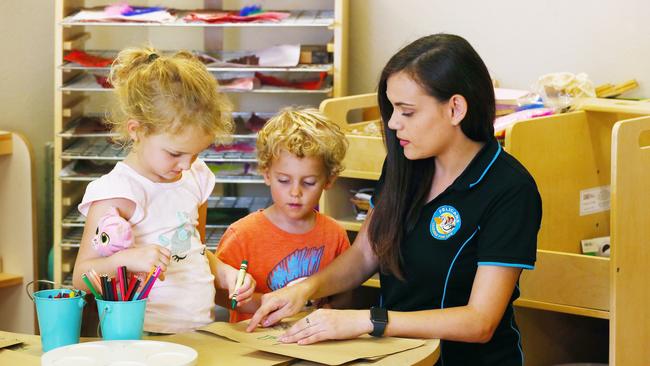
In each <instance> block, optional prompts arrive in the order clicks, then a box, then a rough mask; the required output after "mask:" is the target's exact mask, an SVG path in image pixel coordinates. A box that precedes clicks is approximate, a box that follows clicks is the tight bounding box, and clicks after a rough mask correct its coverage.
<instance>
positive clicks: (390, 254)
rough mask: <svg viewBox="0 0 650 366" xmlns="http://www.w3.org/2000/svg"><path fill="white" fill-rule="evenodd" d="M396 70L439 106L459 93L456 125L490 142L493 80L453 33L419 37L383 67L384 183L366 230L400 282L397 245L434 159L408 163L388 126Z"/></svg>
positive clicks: (423, 194)
mask: <svg viewBox="0 0 650 366" xmlns="http://www.w3.org/2000/svg"><path fill="white" fill-rule="evenodd" d="M397 72H405V73H407V74H408V75H409V76H410V77H411V78H412V79H413V80H414V81H415V82H417V83H418V84H419V85H420V86H421V87H422V89H423V90H424V91H425V92H426V93H427V94H428V95H430V96H432V97H434V98H435V99H436V100H438V101H439V102H446V101H448V100H449V99H450V98H451V97H452V96H453V95H456V94H459V95H462V96H463V97H464V98H465V100H466V101H467V113H466V115H465V118H464V119H463V120H462V121H461V122H460V127H461V130H462V131H463V133H464V134H465V135H466V136H467V137H468V138H470V139H472V140H474V141H481V142H485V141H489V140H490V139H493V138H494V126H493V123H494V113H495V105H494V104H495V102H494V89H493V87H492V80H491V79H490V74H489V72H488V70H487V67H486V66H485V64H484V63H483V60H481V57H480V56H479V55H478V54H477V53H476V51H475V50H474V48H472V46H471V45H470V44H469V43H468V42H467V41H466V40H465V39H464V38H462V37H459V36H456V35H451V34H434V35H430V36H426V37H422V38H420V39H418V40H416V41H415V42H413V43H411V44H409V45H408V46H406V47H404V48H402V49H401V50H400V51H399V52H397V54H395V55H394V56H393V57H392V58H391V59H390V60H389V61H388V63H387V64H386V66H385V67H384V70H383V71H382V73H381V79H380V80H379V86H378V91H377V98H378V103H379V110H380V112H381V118H382V120H383V124H384V143H385V144H386V151H387V156H386V162H385V170H384V183H383V186H382V187H381V191H380V192H378V195H377V196H376V198H375V199H374V200H373V203H374V205H375V207H374V209H373V213H372V218H371V220H370V225H369V228H368V232H369V238H370V242H371V244H372V248H373V250H374V251H375V254H377V257H378V258H379V266H380V269H381V271H382V272H383V273H391V274H392V275H394V276H396V277H397V278H399V279H402V280H403V279H404V275H403V271H402V268H401V267H402V266H401V262H402V261H401V252H400V246H401V243H402V241H403V239H404V237H405V235H406V234H407V233H408V232H410V231H411V230H412V229H413V227H414V226H415V224H416V222H417V220H418V217H419V215H420V210H421V209H422V206H423V205H424V204H425V203H426V202H425V200H426V198H427V196H428V193H429V191H430V189H431V183H432V180H433V176H434V172H435V165H434V159H435V157H430V158H426V159H420V160H408V159H407V158H406V157H405V156H404V149H403V147H401V146H400V144H399V141H398V139H397V136H396V133H395V131H394V130H391V129H389V128H388V121H389V120H390V118H391V116H392V114H393V106H392V104H391V103H390V101H389V100H388V97H387V95H386V88H387V80H388V78H389V77H390V76H391V75H393V74H395V73H397Z"/></svg>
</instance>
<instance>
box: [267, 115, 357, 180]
mask: <svg viewBox="0 0 650 366" xmlns="http://www.w3.org/2000/svg"><path fill="white" fill-rule="evenodd" d="M347 149H348V141H347V139H346V138H345V135H344V134H343V132H342V131H341V129H340V128H339V126H338V125H337V124H335V123H333V122H332V121H330V120H329V119H328V118H327V117H325V116H324V115H323V114H322V113H320V112H319V111H318V110H317V109H313V108H285V109H282V110H281V111H280V112H278V114H277V115H275V116H274V117H273V118H271V119H270V120H269V121H268V122H267V123H266V124H265V125H264V127H263V128H262V130H261V131H260V132H259V135H258V138H257V160H258V165H259V168H260V169H261V170H262V171H268V169H269V168H270V167H271V163H272V162H273V159H277V158H278V157H279V156H280V152H281V151H282V150H286V151H287V152H289V153H291V154H293V155H295V156H297V157H299V158H303V157H305V156H307V157H318V158H321V159H322V161H323V165H324V166H325V170H326V172H327V176H328V177H333V176H338V175H339V174H340V173H341V171H343V165H342V161H343V158H344V157H345V152H346V151H347Z"/></svg>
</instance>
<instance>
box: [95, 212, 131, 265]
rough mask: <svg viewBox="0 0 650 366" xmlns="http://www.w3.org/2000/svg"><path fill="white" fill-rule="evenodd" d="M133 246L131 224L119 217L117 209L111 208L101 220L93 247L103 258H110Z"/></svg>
mask: <svg viewBox="0 0 650 366" xmlns="http://www.w3.org/2000/svg"><path fill="white" fill-rule="evenodd" d="M131 245H133V232H132V231H131V224H129V222H128V221H126V219H124V218H123V217H122V216H120V215H119V213H118V211H117V208H115V207H109V209H108V211H106V213H105V214H104V216H102V217H101V218H100V219H99V222H98V224H97V230H96V235H95V238H94V239H93V247H94V248H95V250H97V251H98V252H99V254H100V255H102V256H109V255H111V254H113V253H115V252H118V251H120V250H122V249H126V248H128V247H130V246H131Z"/></svg>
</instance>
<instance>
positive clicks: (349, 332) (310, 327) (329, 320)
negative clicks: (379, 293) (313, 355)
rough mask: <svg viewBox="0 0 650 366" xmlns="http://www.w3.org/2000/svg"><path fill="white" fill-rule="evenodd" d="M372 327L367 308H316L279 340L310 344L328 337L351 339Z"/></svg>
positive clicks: (370, 329) (368, 331) (367, 331)
mask: <svg viewBox="0 0 650 366" xmlns="http://www.w3.org/2000/svg"><path fill="white" fill-rule="evenodd" d="M372 329H373V328H372V322H371V321H370V312H369V311H368V310H332V309H318V310H316V311H314V312H313V313H311V314H309V315H308V316H306V317H304V318H302V319H300V320H299V321H297V322H296V323H295V324H294V325H293V326H292V327H291V328H289V330H288V331H287V332H286V333H284V334H283V335H282V336H280V338H279V341H280V342H282V343H298V344H312V343H316V342H320V341H325V340H328V339H351V338H356V337H358V336H360V335H362V334H367V333H370V332H371V331H372Z"/></svg>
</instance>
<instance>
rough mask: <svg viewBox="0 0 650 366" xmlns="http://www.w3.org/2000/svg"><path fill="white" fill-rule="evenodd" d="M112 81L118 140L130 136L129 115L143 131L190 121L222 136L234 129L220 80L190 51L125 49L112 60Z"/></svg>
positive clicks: (179, 126) (169, 130)
mask: <svg viewBox="0 0 650 366" xmlns="http://www.w3.org/2000/svg"><path fill="white" fill-rule="evenodd" d="M109 80H110V82H111V84H112V85H113V87H114V88H115V93H116V94H117V97H118V101H117V102H118V103H117V106H116V107H115V108H114V111H113V113H112V114H111V116H110V117H109V118H108V123H109V124H110V125H111V127H112V130H113V132H116V133H117V134H118V137H117V138H116V140H118V141H121V142H123V143H126V142H128V141H129V140H130V137H129V135H128V132H127V128H126V125H127V121H128V120H130V119H133V120H136V121H138V122H139V123H140V127H141V128H142V132H143V133H144V135H145V136H146V135H150V134H152V133H162V132H166V133H177V132H179V131H180V130H182V129H183V128H185V127H188V126H192V127H199V128H201V129H202V130H203V131H204V132H205V133H206V134H210V135H212V137H213V138H214V139H215V140H221V139H224V138H226V136H227V135H228V134H230V133H231V131H232V130H233V122H232V118H231V113H232V108H231V104H230V102H229V101H228V99H227V98H226V96H225V95H223V94H222V93H220V92H218V91H217V88H218V84H217V80H216V79H215V78H214V77H213V76H212V75H211V74H210V73H209V72H208V70H207V69H206V67H205V66H204V65H203V64H202V63H201V62H200V61H199V60H198V59H197V58H196V57H195V56H194V55H192V54H191V53H189V52H187V51H180V52H177V53H176V54H174V55H172V56H165V55H162V54H160V53H159V52H158V51H157V50H155V49H153V48H150V47H144V48H127V49H125V50H123V51H121V52H120V53H119V54H118V55H117V58H116V59H115V61H114V62H113V65H112V66H111V71H110V75H109Z"/></svg>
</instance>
